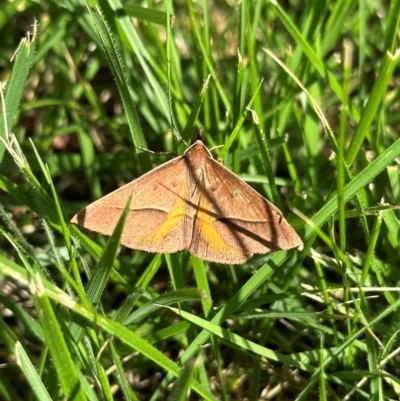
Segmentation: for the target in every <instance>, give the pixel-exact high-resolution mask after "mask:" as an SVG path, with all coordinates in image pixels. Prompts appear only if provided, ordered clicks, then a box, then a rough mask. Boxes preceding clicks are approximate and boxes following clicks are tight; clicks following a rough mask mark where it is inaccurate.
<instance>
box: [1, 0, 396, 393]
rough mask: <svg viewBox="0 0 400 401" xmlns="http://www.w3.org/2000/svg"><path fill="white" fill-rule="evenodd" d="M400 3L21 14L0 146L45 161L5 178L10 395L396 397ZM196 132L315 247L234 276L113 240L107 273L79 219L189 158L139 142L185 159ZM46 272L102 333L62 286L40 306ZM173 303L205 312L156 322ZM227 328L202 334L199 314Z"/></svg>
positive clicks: (27, 10)
mask: <svg viewBox="0 0 400 401" xmlns="http://www.w3.org/2000/svg"><path fill="white" fill-rule="evenodd" d="M399 3H400V2H399V1H391V2H377V1H363V0H360V1H349V0H339V1H336V2H326V1H317V0H315V1H308V2H306V3H305V2H299V1H291V2H288V1H282V2H277V3H275V2H268V1H255V2H248V1H243V2H241V3H238V2H236V3H235V2H229V1H218V2H207V1H202V2H192V1H187V2H179V1H176V2H173V3H171V2H166V3H153V2H146V3H140V4H139V3H124V4H120V3H119V2H118V1H101V2H99V5H100V7H101V10H102V14H99V13H98V12H97V11H96V10H94V9H92V13H93V16H91V14H90V13H89V11H88V9H87V8H86V6H85V4H84V3H82V2H80V1H77V0H76V1H73V0H71V1H66V2H64V3H63V5H60V4H59V3H58V2H51V1H43V2H26V1H5V2H3V4H2V12H1V15H0V28H1V32H2V35H0V68H1V80H2V82H3V85H5V90H6V102H7V103H6V109H7V110H8V111H9V113H10V114H8V115H7V117H8V126H9V133H8V135H7V130H6V129H5V128H4V126H5V124H4V121H2V123H1V124H2V130H1V135H2V138H3V139H5V141H6V143H8V144H10V135H11V133H12V134H14V135H15V141H14V145H13V146H14V148H13V149H16V148H18V147H20V149H21V150H20V152H21V155H23V157H25V158H26V161H27V162H24V161H22V162H21V163H18V157H16V155H15V154H14V155H10V153H9V152H7V151H6V152H5V153H4V158H3V160H2V163H1V165H0V203H1V205H2V206H3V208H4V210H2V216H3V217H2V228H1V233H2V235H1V236H0V280H1V282H0V287H1V288H0V319H1V321H0V331H1V333H2V335H0V344H1V348H2V349H3V352H2V354H1V363H2V365H1V366H2V369H1V370H0V384H1V385H0V394H1V396H0V398H2V399H7V400H8V399H9V400H17V399H26V398H27V397H29V398H32V397H34V396H35V397H36V398H38V399H46V398H45V397H47V396H49V397H50V399H62V398H63V397H67V398H68V399H74V398H82V399H86V398H91V399H104V398H105V399H122V397H125V399H132V400H135V399H139V400H150V399H154V400H155V399H167V398H168V397H169V396H170V397H171V399H178V398H179V399H193V400H194V399H199V397H200V398H201V399H213V398H212V397H213V396H214V397H217V398H218V399H224V400H258V399H280V400H286V399H287V400H292V399H318V398H319V399H355V400H358V399H360V400H362V399H367V400H371V399H373V400H375V399H376V400H381V399H382V400H383V399H398V398H399V394H400V389H399V383H398V379H397V377H398V374H399V361H398V357H397V350H398V346H399V344H398V334H397V333H398V329H399V319H398V314H397V312H396V311H397V308H398V288H397V286H398V281H399V278H400V275H399V268H398V265H399V261H400V258H399V235H398V233H399V222H398V211H397V205H398V204H399V201H400V191H399V188H400V185H399V184H400V183H399V167H398V159H396V158H397V157H398V156H399V146H398V133H397V131H398V127H399V117H398V116H399V102H398V97H399V90H398V86H397V81H398V78H397V73H398V67H397V61H398V56H397V55H395V56H388V52H390V54H394V53H395V51H396V48H397V46H398V24H399V15H400V12H399V10H400V4H399ZM92 5H93V4H92ZM35 20H37V21H38V26H37V31H38V34H37V35H36V36H35V34H34V29H33V26H34V24H35ZM168 21H171V24H168ZM28 32H29V33H30V40H32V37H33V40H32V43H31V44H30V45H27V44H26V42H24V44H23V45H21V46H20V48H18V46H19V45H20V41H21V39H22V38H25V37H26V35H27V33H28ZM107 34H109V35H110V37H109V38H108V39H107V38H106V36H107ZM23 46H27V47H26V48H27V49H30V50H31V53H29V51H27V53H28V55H26V56H24V57H23V60H21V61H18V60H17V59H15V58H14V61H10V60H11V58H12V56H13V55H14V54H15V52H16V51H17V49H18V54H21V52H22V51H23ZM265 50H267V52H266V51H265ZM272 55H275V57H276V58H277V59H279V60H281V61H282V62H283V64H284V66H285V68H283V67H282V66H280V65H279V64H278V62H277V60H275V59H274V58H272ZM16 65H18V66H20V65H21V66H25V67H26V66H27V65H28V66H29V72H28V74H27V78H26V80H25V77H24V76H23V75H22V74H21V72H20V70H17V69H16ZM13 68H14V69H13ZM27 71H28V70H27ZM209 76H211V77H210V79H209V82H208V83H207V85H205V82H206V80H207V79H208V77H209ZM12 77H13V78H14V79H16V82H15V83H12V84H11V83H10V82H11V80H10V78H12ZM18 78H19V79H20V81H21V82H19V81H18ZM296 79H297V80H298V81H296ZM7 82H8V83H7ZM261 82H262V83H261ZM260 83H261V86H260V88H259V89H258V87H259V85H260ZM10 87H11V88H21V91H20V92H21V94H19V92H18V90H11V89H10ZM22 89H23V90H22ZM202 91H203V92H202ZM252 97H254V99H253V100H254V101H253V103H252V105H251V108H252V110H253V111H254V112H255V113H256V115H257V117H258V121H257V119H256V118H255V115H254V114H251V113H250V112H249V110H248V109H247V105H248V104H249V102H250V99H251V98H252ZM311 98H312V99H314V100H315V102H316V104H317V105H319V107H320V109H318V107H317V106H315V105H313V103H312V101H311ZM13 104H14V105H15V110H14V109H13V107H12V106H10V105H13ZM17 105H18V108H17V107H16V106H17ZM7 106H8V107H7ZM2 110H4V108H3V107H2ZM10 110H11V111H10ZM3 116H4V113H2V118H3ZM199 127H203V129H204V134H205V140H206V142H207V144H208V146H210V147H212V146H215V145H224V144H228V146H225V148H224V149H223V150H222V152H223V154H225V156H224V158H223V159H224V160H223V161H224V164H225V165H226V166H227V167H229V168H230V169H232V170H233V171H234V172H235V173H236V174H238V175H239V176H240V177H242V178H243V179H245V180H246V181H247V182H249V183H250V184H251V185H252V186H254V187H255V188H256V189H257V190H258V191H259V192H260V193H261V194H262V195H264V196H267V197H269V199H271V200H273V201H274V203H275V204H277V205H278V206H279V207H280V208H281V209H282V211H283V212H284V214H285V215H286V216H288V217H289V220H290V222H291V223H292V224H293V226H294V227H295V228H296V229H297V230H298V232H299V234H300V235H301V236H302V238H303V240H304V241H305V246H304V249H303V250H300V251H291V252H289V253H277V254H276V255H277V256H276V255H274V256H273V257H272V258H271V259H269V257H268V256H258V257H255V258H253V259H252V260H251V261H250V262H249V263H247V264H246V265H243V266H235V267H230V266H222V265H212V266H210V265H209V264H206V265H204V264H202V263H201V261H198V260H191V259H190V257H189V255H188V254H187V253H186V252H183V253H180V254H179V255H172V256H171V257H166V258H165V259H164V258H163V257H162V258H160V257H159V256H158V255H156V256H155V255H150V254H147V253H145V252H138V251H132V250H128V249H125V248H122V249H121V251H120V253H119V254H118V257H117V258H116V259H115V260H114V254H115V251H116V250H112V249H111V248H112V247H111V246H109V247H107V248H106V249H107V250H108V253H107V252H104V255H106V256H104V255H103V259H100V261H99V258H100V255H102V254H103V249H105V247H106V244H107V238H105V237H104V236H101V235H97V234H93V233H87V235H88V237H89V238H88V237H86V235H84V234H79V232H78V230H76V229H75V228H73V227H72V228H71V227H70V226H69V225H66V226H63V225H62V221H63V218H64V219H65V220H66V221H67V222H68V220H69V218H71V217H72V216H73V214H75V213H76V212H77V211H78V210H80V209H81V208H82V207H84V206H85V205H87V204H88V203H90V202H91V201H94V200H96V199H98V198H100V197H101V196H103V195H105V194H107V193H109V192H110V191H112V190H114V189H116V188H118V187H120V186H121V185H123V184H125V183H127V182H129V181H131V180H132V179H135V178H137V177H138V176H140V175H141V174H143V173H144V172H146V171H148V170H149V169H150V168H151V167H152V166H156V165H159V164H161V163H162V162H164V161H166V160H169V159H170V158H171V156H168V155H155V156H151V162H150V155H149V154H148V153H146V152H143V151H142V150H141V149H137V148H136V150H135V146H139V147H140V148H144V147H148V148H149V149H151V150H153V151H169V152H174V153H176V154H178V153H182V152H183V150H184V149H185V146H184V145H182V142H181V141H180V139H179V135H181V136H182V137H184V138H185V139H186V140H189V139H190V136H191V135H195V133H196V130H197V129H198V128H199ZM177 132H178V133H179V135H178V134H177ZM29 139H30V140H31V141H32V143H33V144H34V147H35V148H36V151H37V154H38V155H39V157H40V159H41V160H42V161H43V162H44V163H45V164H47V166H48V170H49V174H46V171H45V170H44V169H43V166H41V164H40V161H39V160H38V157H37V156H36V155H35V151H34V149H33V146H32V143H31V142H30V140H29ZM231 141H233V142H232V143H231ZM267 143H268V146H267ZM16 144H17V145H16ZM220 152H221V148H217V149H216V150H215V151H214V155H215V157H218V155H220V154H221V153H220ZM393 160H397V161H396V162H393ZM382 171H383V172H382ZM381 172H382V173H381ZM268 175H273V176H274V182H271V181H270V182H268V180H267V179H266V177H267V176H268ZM52 185H54V186H53V189H52ZM346 185H347V186H346ZM54 199H56V200H57V199H58V200H59V202H60V204H61V206H57V202H54ZM329 199H332V201H333V204H334V205H335V206H334V207H332V208H331V209H329V208H328V207H327V205H328V206H329V202H328V200H329ZM349 199H351V201H350V202H348V200H349ZM3 208H2V209H3ZM293 210H298V211H299V212H298V213H297V214H295V213H293V212H292V211H293ZM300 213H302V214H303V215H305V216H308V218H312V219H313V221H314V224H315V225H316V226H313V225H309V224H308V223H305V222H304V221H303V219H302V218H300V217H299V214H300ZM60 221H61V223H60ZM325 222H327V224H324V225H322V224H323V223H325ZM318 227H319V228H318ZM324 235H325V236H324ZM77 236H79V239H78V240H75V239H73V240H71V237H73V238H75V237H76V238H77ZM91 239H92V240H93V241H91ZM71 241H72V242H71ZM99 245H100V246H99ZM89 254H90V255H91V256H88V255H89ZM192 264H193V265H194V266H193V267H194V270H193V269H192ZM22 266H23V268H22ZM112 266H113V270H111V267H112ZM166 267H167V268H168V269H167V268H166ZM63 268H64V269H65V270H64V269H63ZM68 269H71V270H68ZM104 269H105V270H104ZM107 269H108V270H107ZM67 270H68V271H69V273H67ZM38 271H40V272H41V275H42V279H43V280H44V282H45V283H49V284H48V286H50V285H55V286H57V287H59V288H60V289H62V290H63V291H64V290H65V291H66V292H67V293H68V294H69V296H71V297H72V298H73V299H75V300H79V303H82V304H83V305H85V306H86V307H87V308H88V309H87V310H88V311H89V312H90V311H91V309H90V307H89V305H92V306H93V308H97V309H96V310H97V313H98V314H99V315H98V317H97V318H96V316H95V315H94V316H91V315H89V312H87V313H88V314H87V315H85V313H86V312H84V311H82V310H79V311H77V310H76V309H74V308H75V307H73V306H71V304H70V303H67V302H66V300H65V298H63V296H62V295H61V293H57V292H51V291H50V290H49V288H50V287H48V286H47V284H45V287H46V291H45V293H46V296H48V297H49V298H50V299H51V300H52V303H45V302H44V301H43V299H42V297H38V299H36V298H35V296H34V297H33V299H34V301H35V302H32V295H30V293H31V294H32V293H35V291H34V290H33V288H36V287H35V286H33V287H32V285H33V284H32V283H35V279H34V272H38ZM90 272H92V273H90ZM93 272H96V273H95V274H93ZM91 274H93V276H92V278H93V277H101V281H100V282H101V285H98V287H99V288H100V289H101V291H99V294H97V295H93V293H92V292H91V291H90V290H89V289H93V288H94V284H93V279H92V281H90V279H89V277H90V276H91ZM28 281H29V282H30V283H31V286H30V287H29V288H30V290H29V291H28V287H27V283H28ZM67 282H68V285H66V283H67ZM35 285H38V284H37V283H36V284H35ZM74 285H75V286H74ZM104 286H106V288H105V291H104V292H103V289H104ZM84 287H85V288H86V291H85V292H83V291H82V292H80V291H79V288H81V289H82V288H84ZM194 287H196V288H198V289H201V290H203V292H201V291H199V290H193V291H192V290H191V289H192V288H194ZM191 291H192V292H191ZM207 293H209V296H208V297H207ZM85 294H86V295H85ZM204 294H206V296H205V295H204ZM86 296H87V298H86ZM100 296H101V298H100ZM160 296H161V297H163V296H164V297H166V296H167V299H164V298H159V297H160ZM168 296H169V298H168ZM189 300H192V301H196V300H197V302H192V303H190V305H189V304H188V303H187V302H188V301H189ZM199 300H201V303H200V302H198V301H199ZM100 301H101V304H100ZM146 302H149V303H150V304H146ZM177 302H180V307H181V309H182V310H183V311H186V312H189V314H190V315H191V317H190V316H189V317H185V318H183V317H182V318H178V317H177V315H176V313H175V312H173V311H170V310H168V309H165V308H161V307H159V306H158V305H160V304H163V303H165V304H168V305H171V304H172V305H175V306H176V303H177ZM149 305H151V307H150V306H149ZM121 308H122V309H121ZM123 308H127V309H123ZM42 310H44V311H46V314H44V316H47V318H43V316H42ZM72 310H74V311H75V312H76V313H78V314H80V316H84V317H85V319H86V320H85V321H84V322H83V323H82V321H78V322H77V321H76V320H74V318H73V317H72V318H71V316H73V315H72V314H71V311H72ZM217 312H219V313H222V314H223V318H220V320H219V321H217V320H213V322H214V324H215V326H214V329H215V330H216V331H215V332H214V334H213V336H212V337H210V338H208V337H205V336H204V335H203V337H201V340H199V338H200V337H197V336H198V335H199V333H200V332H201V329H202V328H204V327H205V325H206V323H205V321H202V322H198V321H195V318H196V317H201V318H203V319H205V320H207V321H210V320H211V319H213V318H214V319H218V315H216V314H217ZM131 313H132V314H131ZM100 315H104V316H107V317H109V318H110V320H111V321H113V322H114V323H116V326H115V328H114V326H111V323H109V324H108V325H107V323H103V321H102V320H101V318H100ZM128 315H129V316H130V317H129V318H127V316H128ZM121 316H123V317H124V318H122V317H121ZM221 316H222V315H221ZM71 319H72V320H71ZM374 319H375V320H374ZM49 321H51V324H53V325H54V326H56V327H58V329H59V333H58V334H57V333H56V334H55V333H54V332H52V330H51V328H50V327H49V326H47V325H48V324H49ZM124 322H125V323H124ZM189 322H190V323H189ZM120 323H124V324H125V326H126V327H127V328H128V329H129V331H130V332H131V333H133V334H134V335H137V336H138V337H134V338H133V337H132V338H130V339H129V338H128V337H125V332H124V331H123V328H122V324H120ZM74 325H76V326H74ZM78 326H79V327H81V328H86V329H87V330H86V331H85V333H81V332H79V334H77V333H78V331H79V330H78V331H74V328H75V329H76V327H78ZM207 329H208V330H210V331H212V329H213V327H207ZM217 329H221V330H222V329H225V330H226V331H223V332H222V334H221V333H219V332H217ZM71 333H72V334H71ZM230 333H235V334H237V335H238V336H239V337H233V338H232V337H230ZM110 335H113V336H114V339H115V341H110ZM200 336H201V334H200ZM139 337H140V338H144V339H145V340H146V341H147V343H148V344H151V346H154V347H153V348H146V344H142V343H139V340H140V338H139ZM71 338H72V339H73V340H71ZM195 339H197V340H198V341H197V340H196V341H197V342H196V341H195ZM241 339H242V340H248V341H249V342H248V343H246V341H244V342H243V341H241ZM251 341H253V342H254V343H257V344H259V345H260V348H257V349H256V348H254V347H253V345H252V343H251ZM57 344H64V345H65V348H61V347H58V348H57V346H56V345H57ZM202 344H206V345H207V346H206V347H200V345H202ZM21 346H22V348H23V349H24V350H25V352H26V353H27V358H26V359H24V358H23V357H22V356H21ZM103 346H104V350H102V347H103ZM133 350H135V351H136V353H133V354H132V352H133ZM159 351H161V352H159ZM272 351H273V352H272ZM157 352H159V353H157ZM66 353H68V358H67V357H66V356H65V355H66ZM49 354H50V355H49ZM182 355H183V357H182ZM185 355H188V356H187V358H185ZM179 357H180V358H181V359H180V361H181V364H182V365H184V366H186V367H187V368H186V369H183V370H179V367H178V366H177V365H169V364H168V363H169V362H168V361H167V359H168V360H171V361H178V360H179ZM15 358H17V359H15ZM63 358H64V359H63ZM163 358H166V359H163ZM285 358H286V359H285ZM67 360H68V361H69V362H68V363H67V362H66V361H67ZM63 363H64V364H65V367H64V371H65V372H67V376H68V375H69V376H70V378H71V380H70V382H69V381H68V378H65V377H63V368H62V367H63ZM29 368H35V369H34V370H36V371H37V374H36V375H35V373H33V372H32V371H30V370H29ZM29 372H30V373H31V374H32V375H33V377H34V378H33V379H32V376H30V375H29ZM117 372H118V373H117ZM167 372H168V375H166V373H167ZM172 376H175V379H174V378H173V377H172ZM194 381H195V382H194ZM193 383H195V384H193ZM196 383H197V384H198V385H199V386H201V388H202V389H203V390H204V392H202V391H203V390H199V388H198V387H196V385H197V384H196ZM28 384H29V385H28ZM74 386H78V387H79V388H80V390H82V391H76V388H77V387H74ZM187 388H189V390H188V389H187ZM74 389H75V390H74ZM199 394H201V395H199ZM346 396H347V397H348V398H345V397H346Z"/></svg>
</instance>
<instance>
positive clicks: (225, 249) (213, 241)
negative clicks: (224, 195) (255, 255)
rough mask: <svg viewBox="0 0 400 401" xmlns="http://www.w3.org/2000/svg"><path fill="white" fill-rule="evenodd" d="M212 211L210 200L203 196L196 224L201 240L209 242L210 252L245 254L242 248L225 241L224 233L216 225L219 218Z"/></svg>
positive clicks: (208, 248)
mask: <svg viewBox="0 0 400 401" xmlns="http://www.w3.org/2000/svg"><path fill="white" fill-rule="evenodd" d="M210 211H211V207H210V205H209V202H208V201H206V200H205V199H204V198H203V199H202V201H201V205H200V208H199V210H198V212H197V216H196V223H195V224H196V226H197V227H198V230H199V234H200V237H201V240H202V241H204V242H205V243H207V244H208V246H207V250H208V253H217V254H222V253H229V254H230V255H238V256H240V257H242V256H243V255H242V252H241V251H240V249H238V248H234V247H232V246H231V245H229V244H228V243H226V241H224V239H223V237H222V235H221V234H220V233H219V232H218V230H217V228H216V226H215V223H216V221H217V220H216V218H215V217H214V216H213V215H212V214H211V213H210Z"/></svg>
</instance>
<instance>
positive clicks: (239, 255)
mask: <svg viewBox="0 0 400 401" xmlns="http://www.w3.org/2000/svg"><path fill="white" fill-rule="evenodd" d="M203 185H204V188H205V190H204V191H201V193H200V199H199V209H198V213H197V215H196V220H195V223H194V228H193V237H192V243H191V247H190V251H191V252H192V253H194V254H195V255H197V256H199V257H202V258H204V259H207V260H212V261H215V262H219V263H244V262H245V261H246V260H247V259H249V258H250V257H251V256H252V255H253V254H255V253H269V252H273V251H276V250H280V249H290V248H294V247H297V246H300V245H301V244H302V241H301V239H300V237H299V236H298V235H297V233H296V232H295V231H294V229H293V228H292V227H291V226H290V225H289V223H288V222H287V221H286V220H285V218H284V217H283V215H282V213H281V212H280V210H279V209H278V208H277V207H275V206H274V205H273V204H272V203H270V202H268V201H267V200H266V199H265V198H263V197H262V196H261V195H260V194H258V193H257V192H256V191H255V190H254V189H253V188H251V187H250V186H249V185H247V184H246V183H245V182H244V181H243V180H241V179H240V178H239V177H237V176H236V175H235V174H233V173H232V172H231V171H230V170H228V169H227V168H226V167H224V166H223V165H222V164H220V163H219V162H217V161H215V160H213V159H212V158H210V159H208V161H207V163H206V164H205V165H204V184H203Z"/></svg>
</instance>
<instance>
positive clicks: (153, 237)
mask: <svg viewBox="0 0 400 401" xmlns="http://www.w3.org/2000/svg"><path fill="white" fill-rule="evenodd" d="M188 185H189V184H188V181H187V166H186V163H185V160H184V158H182V157H177V158H175V159H173V160H171V161H170V162H167V163H164V164H162V165H161V166H159V167H158V168H155V169H153V170H151V171H150V172H148V173H147V174H144V175H143V176H142V177H140V178H138V179H137V180H134V181H132V182H130V183H128V184H126V185H124V186H123V187H121V188H119V189H117V190H116V191H114V192H111V193H110V194H108V195H106V196H104V197H103V198H101V199H99V200H97V201H96V202H93V203H92V204H90V205H89V206H87V207H86V208H85V209H83V210H82V211H80V212H79V213H78V214H76V215H75V216H74V217H73V218H72V220H71V222H72V223H77V224H79V225H81V226H83V227H85V228H87V229H89V230H92V231H96V232H99V233H101V234H105V235H111V234H112V232H113V231H114V229H115V227H116V225H117V222H118V220H119V218H120V217H121V214H122V212H123V210H124V207H125V206H126V203H127V202H128V199H129V196H131V195H132V200H131V205H130V211H129V214H128V216H127V220H126V223H125V227H124V231H123V233H122V238H121V244H123V245H125V246H127V247H129V248H134V249H140V250H144V251H147V252H163V253H164V252H167V253H173V252H177V251H180V250H182V249H184V248H187V247H188V244H187V242H188V238H190V235H189V236H188V235H187V233H188V232H190V233H191V230H192V229H191V224H192V223H191V221H192V219H191V218H190V217H189V216H188V212H187V205H188V201H187V199H188V196H189V190H188Z"/></svg>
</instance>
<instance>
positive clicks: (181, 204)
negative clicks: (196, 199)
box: [133, 190, 187, 244]
mask: <svg viewBox="0 0 400 401" xmlns="http://www.w3.org/2000/svg"><path fill="white" fill-rule="evenodd" d="M182 192H185V190H184V191H182ZM176 199H177V200H176V202H175V204H174V206H173V207H172V209H171V211H170V212H169V213H168V216H167V218H166V220H165V222H164V223H163V224H162V225H161V226H160V228H159V229H158V230H157V231H155V232H154V233H151V234H146V235H137V236H134V237H133V241H134V242H137V241H138V240H139V241H146V242H149V243H153V244H154V243H159V242H162V241H163V240H164V239H165V238H166V237H168V236H169V235H171V233H173V232H175V230H176V228H177V227H178V226H179V225H180V224H181V222H182V219H184V218H185V216H186V214H187V213H186V201H185V197H184V196H181V195H179V196H177V197H176Z"/></svg>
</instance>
